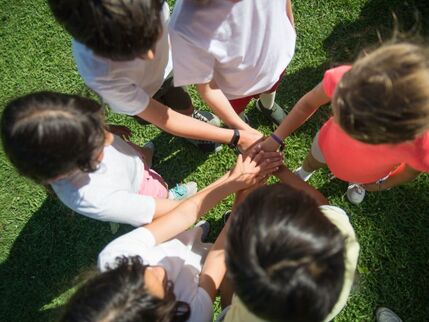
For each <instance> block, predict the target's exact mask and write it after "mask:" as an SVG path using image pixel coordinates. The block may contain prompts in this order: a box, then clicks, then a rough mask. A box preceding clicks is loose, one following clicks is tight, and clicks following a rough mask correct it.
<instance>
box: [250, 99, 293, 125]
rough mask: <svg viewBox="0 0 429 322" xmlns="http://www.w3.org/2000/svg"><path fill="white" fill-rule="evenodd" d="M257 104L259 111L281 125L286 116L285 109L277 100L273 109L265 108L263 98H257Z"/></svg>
mask: <svg viewBox="0 0 429 322" xmlns="http://www.w3.org/2000/svg"><path fill="white" fill-rule="evenodd" d="M255 106H256V108H257V109H258V111H260V112H262V114H264V115H265V116H266V117H268V118H269V119H271V121H273V122H274V123H275V124H276V125H280V123H281V122H282V121H283V119H284V118H285V117H286V113H285V111H283V109H282V108H281V107H280V105H278V104H277V103H276V102H274V105H273V108H272V109H268V108H265V107H264V106H263V105H262V103H261V100H257V101H256V103H255Z"/></svg>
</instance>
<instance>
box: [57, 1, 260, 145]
mask: <svg viewBox="0 0 429 322" xmlns="http://www.w3.org/2000/svg"><path fill="white" fill-rule="evenodd" d="M49 5H50V7H51V9H52V12H53V13H54V15H55V17H56V19H57V20H58V21H59V22H60V23H61V24H62V25H63V26H64V28H65V29H66V30H67V31H68V32H69V33H70V35H71V36H72V37H73V38H74V39H73V42H72V47H73V55H74V58H75V60H76V64H77V68H78V71H79V73H80V75H81V76H82V78H83V79H84V81H85V83H86V84H87V85H88V86H89V87H90V88H92V89H93V90H94V91H95V92H97V93H98V94H99V95H100V96H101V97H102V99H103V100H104V101H105V102H107V103H108V104H109V106H110V107H111V108H112V110H113V111H114V112H116V113H122V114H127V115H132V116H136V117H137V118H140V119H143V120H146V121H148V122H150V123H152V124H154V125H155V126H157V127H159V128H160V129H162V130H164V131H166V132H169V133H171V134H173V135H177V136H182V137H186V138H188V139H192V140H191V141H192V142H193V143H195V144H197V146H198V147H200V148H201V149H202V150H204V151H217V150H218V149H219V148H220V147H221V146H219V145H218V144H214V143H213V142H211V141H215V142H221V143H230V142H231V141H232V139H233V138H234V132H233V131H232V130H230V129H221V128H218V127H216V126H219V120H218V119H217V118H216V117H215V116H214V115H212V114H211V113H208V112H199V111H196V110H194V108H193V106H192V102H191V99H190V97H189V95H188V93H187V92H186V91H185V90H184V89H183V88H180V87H173V82H172V78H171V72H172V63H171V55H170V47H169V39H168V33H167V23H168V20H169V15H170V14H169V8H168V5H167V3H165V2H164V1H159V0H137V1H118V0H113V1H111V0H109V1H107V0H78V1H76V0H49ZM167 106H170V107H172V108H173V110H172V109H169V108H168V107H167ZM177 112H179V113H177ZM189 116H191V117H189ZM201 121H203V122H206V123H211V124H214V125H216V126H209V125H208V124H204V123H203V122H201ZM239 134H240V137H239V139H240V140H239V141H238V144H239V145H240V146H242V147H244V148H246V147H248V146H249V145H250V144H251V143H253V142H254V141H255V140H256V139H258V138H259V137H260V134H259V133H251V132H249V133H246V132H244V131H240V133H239ZM194 139H199V140H203V141H198V142H196V141H195V140H194ZM207 140H208V141H207Z"/></svg>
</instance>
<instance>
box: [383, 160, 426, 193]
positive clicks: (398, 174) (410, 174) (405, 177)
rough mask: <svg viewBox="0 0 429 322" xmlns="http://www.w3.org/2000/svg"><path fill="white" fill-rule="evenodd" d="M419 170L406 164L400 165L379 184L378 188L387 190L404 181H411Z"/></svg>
mask: <svg viewBox="0 0 429 322" xmlns="http://www.w3.org/2000/svg"><path fill="white" fill-rule="evenodd" d="M420 173H421V172H420V171H417V170H415V169H413V168H411V167H410V166H408V165H406V164H402V165H400V166H399V167H398V168H397V169H396V170H395V171H393V173H392V174H391V175H390V176H389V177H388V178H387V179H386V180H384V181H383V182H381V183H380V185H379V190H387V189H390V188H393V187H396V186H399V185H401V184H404V183H408V182H411V181H413V180H414V179H415V178H417V177H418V175H419V174H420Z"/></svg>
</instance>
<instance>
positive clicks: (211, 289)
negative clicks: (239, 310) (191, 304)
mask: <svg viewBox="0 0 429 322" xmlns="http://www.w3.org/2000/svg"><path fill="white" fill-rule="evenodd" d="M251 190H253V188H251V189H246V190H240V191H238V192H237V194H236V198H235V200H234V204H233V205H232V211H233V213H234V211H235V209H236V208H237V206H238V205H239V204H240V203H241V202H242V201H243V200H244V199H245V197H246V196H247V194H248V192H249V191H251ZM231 216H233V214H231ZM231 216H230V217H229V218H228V221H227V222H226V224H225V226H224V227H223V229H222V231H221V232H220V234H219V236H218V237H217V239H216V241H215V243H214V244H213V246H212V248H211V249H210V251H209V253H208V254H207V257H206V261H205V262H204V266H203V268H202V270H201V274H200V287H202V288H203V289H204V290H205V291H206V292H207V294H209V295H210V297H211V299H212V300H214V299H215V297H216V294H217V290H218V289H219V287H221V284H222V283H225V281H224V278H225V273H226V265H225V241H226V235H227V233H228V228H229V223H230V221H231ZM227 283H228V282H227ZM221 289H222V288H221ZM227 293H228V294H224V295H225V296H226V297H227V299H221V301H222V302H223V300H225V301H226V305H223V307H225V306H227V305H229V304H230V298H231V297H232V289H231V285H228V292H227Z"/></svg>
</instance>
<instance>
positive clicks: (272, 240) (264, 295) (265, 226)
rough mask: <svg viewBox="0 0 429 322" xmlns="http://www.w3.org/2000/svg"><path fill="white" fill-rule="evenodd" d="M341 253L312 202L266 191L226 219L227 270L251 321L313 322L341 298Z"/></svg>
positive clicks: (283, 189) (292, 193) (288, 192)
mask: <svg viewBox="0 0 429 322" xmlns="http://www.w3.org/2000/svg"><path fill="white" fill-rule="evenodd" d="M344 247H345V246H344V238H343V237H342V235H341V233H340V231H339V230H338V229H337V228H336V227H335V226H334V225H333V224H332V223H331V222H330V221H329V220H328V219H327V218H326V217H325V216H324V215H323V214H322V213H321V211H320V210H319V207H318V206H317V204H316V203H315V202H314V201H313V199H311V197H309V196H307V195H306V194H305V193H303V192H300V191H297V190H295V189H293V188H291V187H289V186H288V185H285V184H277V185H271V186H267V187H263V188H260V189H258V190H256V191H254V192H253V193H251V194H250V195H249V196H248V197H247V198H246V200H245V201H244V202H243V203H242V204H241V205H240V206H239V207H238V209H237V212H236V213H235V214H234V215H233V217H232V218H231V226H230V228H229V231H228V236H227V246H226V252H227V267H228V271H229V274H230V278H231V280H232V281H233V284H234V286H235V290H236V294H237V295H238V297H239V298H240V300H241V301H242V302H243V303H244V304H245V306H246V307H247V308H248V309H249V311H251V312H252V313H254V314H255V315H257V316H259V317H261V318H263V319H266V320H268V321H291V322H298V321H299V322H308V321H312V322H317V321H322V320H324V318H326V316H327V315H328V314H329V313H330V311H331V310H332V308H333V306H334V305H335V303H336V302H337V300H338V297H339V294H340V292H341V289H342V285H343V278H344V269H345V267H344Z"/></svg>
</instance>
